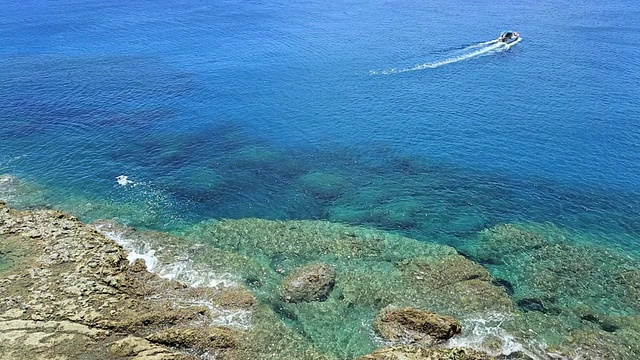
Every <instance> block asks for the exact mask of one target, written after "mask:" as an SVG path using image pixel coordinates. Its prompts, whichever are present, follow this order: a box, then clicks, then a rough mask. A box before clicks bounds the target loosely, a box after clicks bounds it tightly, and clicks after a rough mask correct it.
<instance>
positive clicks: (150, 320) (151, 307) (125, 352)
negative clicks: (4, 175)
mask: <svg viewBox="0 0 640 360" xmlns="http://www.w3.org/2000/svg"><path fill="white" fill-rule="evenodd" d="M0 253H1V254H3V262H5V263H7V264H9V265H8V266H6V267H4V268H3V269H2V270H1V271H2V272H1V275H2V276H1V277H0V294H2V298H1V299H0V344H1V345H0V358H2V359H25V358H51V359H54V358H55V359H75V358H105V359H106V358H108V359H130V358H135V359H166V360H169V359H173V360H176V359H180V360H182V359H192V358H196V357H197V356H198V355H199V354H204V353H217V354H220V355H221V357H224V352H225V351H227V350H229V349H231V350H233V349H236V348H240V347H241V345H242V343H243V338H244V337H245V335H246V334H245V332H243V331H240V330H236V329H233V328H226V327H220V326H211V325H209V324H211V323H213V322H214V321H215V320H216V317H217V316H218V315H217V314H218V313H219V311H218V310H217V308H216V307H215V305H214V303H215V302H219V303H220V304H223V305H224V306H225V307H226V308H234V307H237V308H241V309H243V310H246V309H247V308H250V307H251V306H253V297H252V296H251V295H250V294H249V293H248V292H247V291H246V290H244V289H242V288H239V287H234V288H233V289H230V291H229V293H226V290H227V289H226V288H222V287H218V288H207V287H203V288H198V289H194V288H192V287H189V286H187V285H185V284H182V283H179V282H177V281H170V280H164V279H161V278H159V277H158V276H156V275H154V274H151V273H149V272H147V271H146V269H145V268H146V266H145V264H144V262H143V261H137V262H134V263H133V264H131V265H130V264H129V261H127V259H126V254H125V253H124V251H123V250H122V248H121V247H120V246H118V245H117V244H115V243H114V242H112V241H111V240H109V239H107V238H105V237H104V236H103V235H101V234H99V233H98V232H96V231H95V230H94V229H93V228H91V227H89V226H87V225H84V224H82V223H81V222H79V221H78V220H77V219H76V218H74V217H71V216H69V215H66V214H64V213H61V212H58V211H50V210H39V211H16V210H11V209H8V208H7V207H6V206H5V205H4V204H3V203H0ZM176 299H181V300H182V301H181V302H180V303H179V305H177V302H176V301H175V300H176Z"/></svg>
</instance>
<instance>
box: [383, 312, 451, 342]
mask: <svg viewBox="0 0 640 360" xmlns="http://www.w3.org/2000/svg"><path fill="white" fill-rule="evenodd" d="M374 327H375V329H376V331H377V332H378V334H380V336H382V337H383V338H384V339H387V340H391V341H396V342H405V343H406V342H408V343H420V344H426V345H432V344H436V343H440V342H444V341H447V340H448V339H450V338H451V337H453V336H454V335H457V334H460V332H461V331H462V327H461V326H460V323H459V322H458V320H456V319H454V318H452V317H451V316H444V315H439V314H434V313H432V312H429V311H423V310H417V309H414V308H411V307H406V308H394V307H386V308H384V309H382V311H380V313H379V314H378V316H377V317H376V320H375V323H374Z"/></svg>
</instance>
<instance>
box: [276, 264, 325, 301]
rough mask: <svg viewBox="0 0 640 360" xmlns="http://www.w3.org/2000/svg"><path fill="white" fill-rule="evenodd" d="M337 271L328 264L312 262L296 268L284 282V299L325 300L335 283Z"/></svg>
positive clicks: (282, 289) (282, 290)
mask: <svg viewBox="0 0 640 360" xmlns="http://www.w3.org/2000/svg"><path fill="white" fill-rule="evenodd" d="M335 278H336V272H335V270H334V269H333V267H332V266H331V265H328V264H322V263H320V264H312V265H307V266H303V267H299V268H296V269H295V270H294V271H293V272H292V273H291V274H290V275H289V276H287V277H286V278H285V279H284V281H283V282H282V287H281V293H282V299H283V300H284V301H286V302H290V303H296V302H302V301H324V300H325V299H326V298H327V297H328V296H329V294H330V293H331V290H333V285H334V284H335Z"/></svg>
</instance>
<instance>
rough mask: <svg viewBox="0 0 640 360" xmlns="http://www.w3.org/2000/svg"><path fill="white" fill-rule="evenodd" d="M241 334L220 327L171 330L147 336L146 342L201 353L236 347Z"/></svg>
mask: <svg viewBox="0 0 640 360" xmlns="http://www.w3.org/2000/svg"><path fill="white" fill-rule="evenodd" d="M240 337H241V333H240V332H238V331H236V330H233V329H230V328H225V327H222V326H207V327H187V328H178V327H176V328H171V329H168V330H164V331H161V332H157V333H155V334H151V335H149V336H147V340H149V341H152V342H155V343H159V344H164V345H168V346H174V347H178V348H191V349H196V350H201V351H207V350H212V349H227V348H233V347H236V346H237V344H238V343H239V339H240Z"/></svg>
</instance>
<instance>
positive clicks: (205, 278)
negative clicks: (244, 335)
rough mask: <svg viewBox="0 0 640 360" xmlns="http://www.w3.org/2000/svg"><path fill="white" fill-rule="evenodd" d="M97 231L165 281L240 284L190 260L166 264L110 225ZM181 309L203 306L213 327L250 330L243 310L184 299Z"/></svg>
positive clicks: (97, 226)
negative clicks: (222, 326) (207, 309)
mask: <svg viewBox="0 0 640 360" xmlns="http://www.w3.org/2000/svg"><path fill="white" fill-rule="evenodd" d="M96 230H98V231H99V232H100V233H101V234H103V235H104V236H106V237H107V238H109V239H111V240H113V241H115V242H116V243H117V244H119V245H120V246H122V247H123V248H124V249H125V250H126V251H127V253H128V255H127V260H129V262H130V263H133V262H134V261H135V260H136V259H143V260H144V261H145V264H146V266H147V270H148V271H149V272H153V273H155V274H157V275H158V276H160V277H161V278H164V279H170V280H178V281H181V282H183V283H186V284H188V285H190V286H192V287H218V286H223V287H230V286H235V285H237V283H236V282H235V281H234V278H233V276H231V275H230V274H217V273H215V272H213V271H209V270H206V269H205V268H204V265H203V266H198V265H197V264H194V262H193V261H192V260H190V259H175V260H174V261H173V262H171V263H168V264H165V263H163V262H162V261H161V260H160V259H159V258H158V257H157V256H156V251H162V248H159V249H152V248H151V246H149V244H147V243H145V242H143V241H140V240H137V239H132V238H129V237H127V236H126V235H125V234H124V233H123V232H121V231H118V230H117V229H114V228H113V227H111V226H109V224H100V225H96ZM176 305H178V306H193V305H200V306H206V307H207V308H209V311H210V312H211V315H212V317H211V318H212V321H211V324H212V325H225V326H233V327H237V328H241V329H245V330H246V329H249V328H250V326H251V322H250V319H251V312H250V311H247V310H243V309H222V308H219V307H217V306H216V305H215V304H213V303H212V302H211V301H209V300H204V299H199V300H184V299H180V300H179V301H177V302H176Z"/></svg>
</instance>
